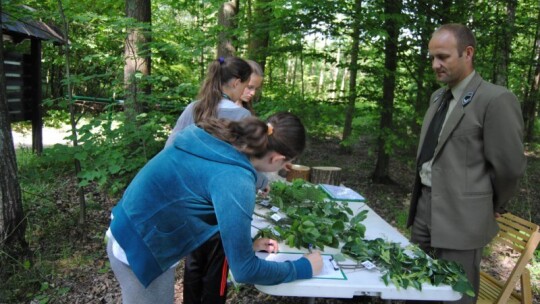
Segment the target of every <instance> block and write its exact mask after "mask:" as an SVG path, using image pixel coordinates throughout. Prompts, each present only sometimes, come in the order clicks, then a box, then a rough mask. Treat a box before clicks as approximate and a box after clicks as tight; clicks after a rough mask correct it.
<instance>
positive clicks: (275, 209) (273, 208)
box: [270, 206, 279, 212]
mask: <svg viewBox="0 0 540 304" xmlns="http://www.w3.org/2000/svg"><path fill="white" fill-rule="evenodd" d="M270 210H272V211H274V212H278V211H279V207H276V206H272V208H270Z"/></svg>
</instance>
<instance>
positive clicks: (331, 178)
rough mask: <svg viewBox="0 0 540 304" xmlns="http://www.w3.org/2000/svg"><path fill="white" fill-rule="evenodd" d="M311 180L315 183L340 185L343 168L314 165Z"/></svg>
mask: <svg viewBox="0 0 540 304" xmlns="http://www.w3.org/2000/svg"><path fill="white" fill-rule="evenodd" d="M310 181H311V182H312V183H313V184H329V185H339V184H340V183H341V168H339V167H312V168H311V180H310Z"/></svg>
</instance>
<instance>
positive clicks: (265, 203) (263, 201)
mask: <svg viewBox="0 0 540 304" xmlns="http://www.w3.org/2000/svg"><path fill="white" fill-rule="evenodd" d="M260 204H261V205H263V206H268V205H270V201H269V200H267V199H265V200H262V201H261V202H260Z"/></svg>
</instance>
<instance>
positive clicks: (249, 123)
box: [198, 112, 306, 160]
mask: <svg viewBox="0 0 540 304" xmlns="http://www.w3.org/2000/svg"><path fill="white" fill-rule="evenodd" d="M198 125H199V127H201V128H203V129H204V130H205V131H206V132H208V133H210V134H212V135H213V136H214V137H216V138H218V139H221V140H223V141H226V142H228V143H230V144H231V145H233V146H235V147H236V148H237V149H238V150H240V151H242V152H243V153H245V154H247V155H248V156H253V157H256V158H261V157H263V156H264V155H266V154H267V153H268V152H270V151H275V152H277V153H279V154H281V155H283V156H285V157H286V158H287V159H289V160H290V159H293V158H295V157H296V156H298V155H299V154H300V153H302V152H303V151H304V148H305V146H306V131H305V128H304V126H303V125H302V122H301V121H300V119H299V118H298V117H296V116H295V115H293V114H290V113H286V112H281V113H277V114H274V115H272V116H270V117H269V118H268V122H267V123H265V122H263V121H261V120H259V119H258V118H256V117H246V118H244V119H243V120H240V121H228V120H224V119H216V118H209V119H206V120H203V121H200V122H199V123H198Z"/></svg>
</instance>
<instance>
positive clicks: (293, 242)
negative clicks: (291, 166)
mask: <svg viewBox="0 0 540 304" xmlns="http://www.w3.org/2000/svg"><path fill="white" fill-rule="evenodd" d="M270 203H271V204H272V206H273V207H274V208H275V207H277V208H279V211H280V212H283V213H284V214H285V215H286V218H283V219H280V220H278V221H275V218H272V217H271V216H272V215H273V214H274V213H276V211H271V212H269V214H268V215H262V216H264V217H265V218H267V219H269V220H270V221H272V222H275V227H274V229H275V232H274V231H272V230H265V231H263V232H262V235H265V236H273V237H277V238H278V239H280V240H283V241H285V242H286V243H287V245H289V246H290V247H297V248H300V247H308V245H309V244H312V245H313V246H314V247H316V248H320V249H321V250H323V249H324V247H325V246H330V247H333V248H337V247H338V246H339V241H340V238H339V235H340V234H343V235H357V236H360V237H363V235H364V232H365V226H364V225H363V224H362V223H361V222H362V220H363V219H365V212H364V213H360V214H358V215H357V216H356V217H355V218H354V219H353V220H349V216H351V215H352V214H353V212H352V210H351V209H350V208H349V206H348V203H346V202H340V203H338V202H335V201H331V200H329V199H328V196H327V194H326V193H325V192H324V191H323V190H321V189H320V188H319V187H317V186H314V185H312V184H309V183H307V182H305V181H303V180H301V179H297V180H294V181H293V183H292V184H291V185H289V184H287V183H284V182H274V183H272V192H271V194H270ZM276 232H277V233H276Z"/></svg>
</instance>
